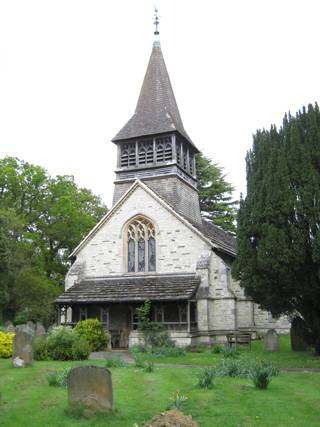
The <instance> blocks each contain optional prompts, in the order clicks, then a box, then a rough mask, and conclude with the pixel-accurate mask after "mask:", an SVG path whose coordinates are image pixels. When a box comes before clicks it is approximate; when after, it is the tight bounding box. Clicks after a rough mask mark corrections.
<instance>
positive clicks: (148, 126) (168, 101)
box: [112, 13, 197, 151]
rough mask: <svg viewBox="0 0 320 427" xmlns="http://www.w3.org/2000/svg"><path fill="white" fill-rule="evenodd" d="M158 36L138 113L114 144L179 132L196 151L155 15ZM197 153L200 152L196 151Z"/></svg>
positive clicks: (156, 35) (116, 137)
mask: <svg viewBox="0 0 320 427" xmlns="http://www.w3.org/2000/svg"><path fill="white" fill-rule="evenodd" d="M154 25H155V31H154V35H155V37H156V39H155V41H154V43H153V47H152V52H151V56H150V60H149V64H148V67H147V71H146V74H145V77H144V81H143V84H142V88H141V91H140V95H139V98H138V102H137V105H136V109H135V113H134V115H133V116H132V117H131V119H130V120H129V121H128V122H127V123H126V124H125V125H124V127H123V128H122V129H121V130H120V132H118V134H117V135H116V136H115V137H114V138H113V140H112V141H113V142H117V141H121V140H127V139H131V138H139V137H142V136H149V135H157V134H161V133H167V132H175V131H176V132H178V133H180V134H181V135H182V136H183V137H184V138H185V139H186V140H187V141H188V142H189V143H190V144H191V145H192V146H193V147H194V148H195V149H196V147H195V146H194V144H193V142H192V141H191V139H190V137H189V136H188V134H187V132H186V131H185V129H184V126H183V123H182V119H181V116H180V112H179V109H178V105H177V102H176V99H175V96H174V93H173V89H172V86H171V82H170V78H169V74H168V71H167V67H166V64H165V62H164V58H163V55H162V51H161V47H160V42H159V40H158V35H159V30H158V25H159V18H158V15H157V13H156V15H155V21H154ZM196 151H197V149H196Z"/></svg>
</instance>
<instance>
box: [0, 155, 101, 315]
mask: <svg viewBox="0 0 320 427" xmlns="http://www.w3.org/2000/svg"><path fill="white" fill-rule="evenodd" d="M105 212H106V207H105V206H104V205H103V204H102V203H101V200H100V199H99V197H97V196H95V195H94V194H92V193H91V192H90V191H89V190H87V189H83V188H79V187H78V186H77V185H76V183H75V182H74V179H73V177H72V176H57V177H55V178H51V177H50V176H49V175H48V173H47V172H46V171H45V170H44V169H43V168H42V167H40V166H35V165H32V164H29V163H27V162H24V161H20V160H18V159H16V158H12V157H5V158H3V159H0V321H1V317H2V315H4V316H5V317H6V318H11V319H14V318H16V319H18V320H20V321H22V320H42V321H45V322H47V321H48V320H49V317H50V316H51V314H52V310H51V306H52V305H51V302H52V301H53V299H54V297H55V296H56V295H57V294H59V293H60V292H61V290H62V288H61V285H62V284H63V279H64V275H65V273H66V270H67V268H68V266H69V263H68V256H69V255H70V253H71V251H72V249H73V248H74V247H75V246H76V245H77V244H78V243H79V242H80V241H81V239H82V238H83V237H84V236H85V235H86V233H87V232H88V231H89V230H90V229H91V228H92V227H93V226H94V225H95V223H96V222H97V221H98V220H99V219H100V218H101V216H102V215H103V214H104V213H105Z"/></svg>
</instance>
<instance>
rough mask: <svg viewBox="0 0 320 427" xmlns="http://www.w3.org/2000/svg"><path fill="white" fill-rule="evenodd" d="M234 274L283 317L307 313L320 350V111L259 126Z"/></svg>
mask: <svg viewBox="0 0 320 427" xmlns="http://www.w3.org/2000/svg"><path fill="white" fill-rule="evenodd" d="M246 162H247V196H246V198H245V199H242V200H241V202H240V209H239V215H238V229H237V246H238V256H237V260H236V261H235V263H234V265H233V274H234V276H235V277H236V278H237V279H239V280H240V283H241V286H243V287H244V289H245V292H246V294H247V295H249V296H250V297H252V298H253V300H254V301H255V302H256V303H258V304H260V305H261V307H262V308H264V309H267V310H269V311H271V313H272V314H273V315H275V316H280V315H283V314H284V315H289V316H292V317H299V318H301V319H302V320H303V322H304V325H305V334H306V339H307V340H308V342H309V343H310V344H312V345H313V346H314V347H315V350H316V352H317V353H318V354H320V306H319V301H320V111H319V107H318V105H317V104H316V105H315V106H313V105H309V106H308V109H307V110H306V109H305V108H303V109H302V111H299V112H298V113H297V115H296V117H292V116H291V115H289V116H285V118H284V121H283V125H282V127H281V128H280V129H279V130H277V129H276V128H275V126H272V127H271V129H270V130H269V131H266V130H263V131H258V132H257V133H256V135H255V136H254V141H253V147H252V149H251V150H250V151H249V152H248V154H247V158H246Z"/></svg>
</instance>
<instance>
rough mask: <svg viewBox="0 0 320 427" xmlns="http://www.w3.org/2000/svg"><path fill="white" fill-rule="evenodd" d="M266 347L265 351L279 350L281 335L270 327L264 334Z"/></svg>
mask: <svg viewBox="0 0 320 427" xmlns="http://www.w3.org/2000/svg"><path fill="white" fill-rule="evenodd" d="M264 349H265V351H278V350H279V335H278V334H277V331H276V330H274V329H269V330H268V331H267V333H266V334H265V336H264Z"/></svg>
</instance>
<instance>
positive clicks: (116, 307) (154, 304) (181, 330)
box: [56, 275, 200, 348]
mask: <svg viewBox="0 0 320 427" xmlns="http://www.w3.org/2000/svg"><path fill="white" fill-rule="evenodd" d="M199 283H200V278H199V277H197V276H195V275H177V276H173V275H171V276H162V275H161V276H160V275H158V276H150V277H147V276H132V277H108V278H103V279H95V280H83V281H81V282H79V283H76V284H75V285H73V286H72V287H71V288H69V289H68V290H67V291H65V292H64V293H63V294H62V295H61V296H60V297H59V298H58V299H57V300H56V303H57V305H58V321H59V323H60V324H64V325H70V326H74V325H76V323H77V322H78V321H80V320H84V319H88V318H97V319H99V320H100V321H101V322H102V324H103V326H104V327H105V329H106V330H108V331H109V332H110V334H111V345H112V348H128V347H129V346H132V345H134V344H138V343H139V342H141V335H140V334H139V332H138V318H137V311H136V310H137V308H138V307H139V306H141V305H142V304H143V302H144V301H146V300H149V301H151V308H152V309H151V314H150V315H151V318H150V320H153V321H155V322H158V323H159V324H161V325H163V326H164V328H166V329H167V330H168V332H169V336H170V337H171V338H172V339H173V340H174V341H176V343H177V344H178V345H187V344H190V343H191V336H192V333H193V332H195V331H196V330H197V325H198V323H197V309H196V307H197V303H196V300H195V294H196V291H197V288H198V286H199Z"/></svg>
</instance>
